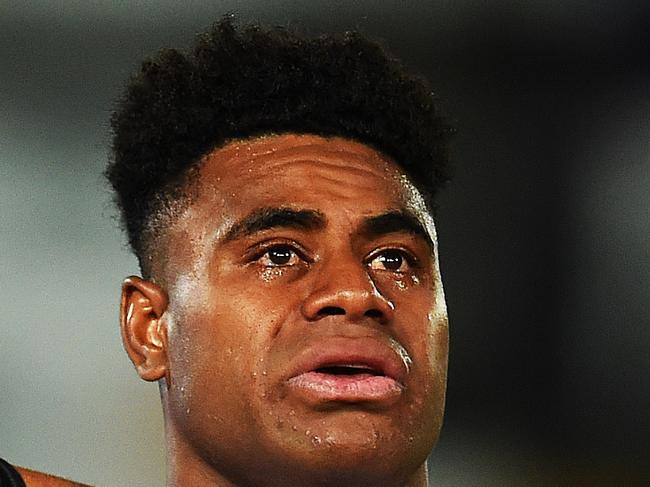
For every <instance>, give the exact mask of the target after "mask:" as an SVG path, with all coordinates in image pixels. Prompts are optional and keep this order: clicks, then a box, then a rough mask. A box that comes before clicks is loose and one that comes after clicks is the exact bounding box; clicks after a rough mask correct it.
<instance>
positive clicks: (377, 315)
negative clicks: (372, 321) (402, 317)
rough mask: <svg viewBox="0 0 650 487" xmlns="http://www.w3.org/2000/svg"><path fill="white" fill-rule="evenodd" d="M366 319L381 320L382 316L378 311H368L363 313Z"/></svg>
mask: <svg viewBox="0 0 650 487" xmlns="http://www.w3.org/2000/svg"><path fill="white" fill-rule="evenodd" d="M364 315H365V316H367V317H368V318H383V316H384V314H383V313H382V312H381V311H379V310H378V309H374V308H373V309H369V310H368V311H366V312H365V313H364Z"/></svg>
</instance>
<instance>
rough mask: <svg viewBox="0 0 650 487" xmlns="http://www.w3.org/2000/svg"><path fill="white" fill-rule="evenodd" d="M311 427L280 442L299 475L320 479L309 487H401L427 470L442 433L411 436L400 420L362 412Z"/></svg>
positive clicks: (320, 421)
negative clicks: (425, 464)
mask: <svg viewBox="0 0 650 487" xmlns="http://www.w3.org/2000/svg"><path fill="white" fill-rule="evenodd" d="M309 424H310V425H311V427H308V426H307V424H303V427H302V428H298V429H297V431H293V430H292V433H293V434H289V435H287V434H286V432H285V434H284V435H282V436H280V437H277V438H275V440H276V441H277V442H278V443H276V444H277V449H276V452H280V451H282V450H284V452H285V453H288V454H289V455H288V456H290V457H293V462H292V463H293V464H294V466H295V469H294V470H293V471H294V472H295V471H298V470H301V471H303V472H304V473H305V477H306V478H311V479H319V483H318V484H315V483H313V480H312V481H311V482H312V483H310V482H307V485H323V486H329V485H332V486H341V485H349V486H353V485H354V486H357V485H358V486H364V485H373V486H376V485H391V484H395V485H399V484H400V482H402V481H403V480H404V479H405V478H408V477H409V476H412V475H414V474H415V473H416V472H417V471H418V470H419V469H420V468H421V467H422V468H424V467H423V465H424V463H425V462H426V458H427V456H428V454H429V452H430V450H431V448H432V447H433V444H434V443H435V440H436V438H437V431H435V432H434V431H431V430H429V431H430V434H429V435H423V434H421V433H420V434H416V433H413V434H411V432H410V431H405V430H404V426H406V424H404V423H402V422H401V421H399V420H395V419H393V418H390V417H386V416H381V415H377V414H372V413H368V412H361V411H352V412H351V411H345V412H344V411H337V412H330V413H328V416H324V417H321V418H319V419H316V420H314V421H310V422H309ZM410 424H411V425H412V424H413V422H410ZM418 429H419V428H418ZM286 458H287V457H285V459H286ZM387 479H394V482H387ZM294 485H297V484H294Z"/></svg>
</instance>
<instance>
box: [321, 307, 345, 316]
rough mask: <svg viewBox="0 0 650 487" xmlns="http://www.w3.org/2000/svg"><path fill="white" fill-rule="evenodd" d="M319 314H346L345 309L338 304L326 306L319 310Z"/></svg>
mask: <svg viewBox="0 0 650 487" xmlns="http://www.w3.org/2000/svg"><path fill="white" fill-rule="evenodd" d="M318 314H319V315H321V316H330V315H344V314H345V310H344V309H343V308H339V307H338V306H325V307H324V308H322V309H321V310H320V311H319V312H318Z"/></svg>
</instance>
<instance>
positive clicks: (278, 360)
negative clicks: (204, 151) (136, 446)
mask: <svg viewBox="0 0 650 487" xmlns="http://www.w3.org/2000/svg"><path fill="white" fill-rule="evenodd" d="M197 177H198V180H197V181H196V194H195V195H194V198H193V200H192V203H191V204H190V206H189V207H188V208H187V209H186V210H184V211H183V212H182V214H181V215H180V216H179V217H178V218H176V219H175V220H174V223H173V224H172V225H171V227H170V228H169V230H168V239H167V242H166V244H165V248H164V250H163V252H166V253H167V258H166V264H165V265H164V268H163V271H162V272H163V275H164V282H165V283H166V285H167V291H168V293H169V306H168V308H167V311H166V313H165V315H164V316H163V322H164V323H165V324H166V326H167V327H168V340H169V350H168V364H167V384H166V385H167V391H166V393H165V402H166V404H165V413H166V420H167V422H168V428H171V429H172V430H173V431H174V432H175V434H178V436H179V437H180V438H181V440H180V441H179V445H178V448H180V449H182V448H186V449H187V448H190V449H191V450H192V451H194V452H196V453H197V455H198V456H199V457H200V458H201V459H202V461H205V462H207V463H208V464H210V465H213V466H215V468H218V469H220V470H221V471H222V472H223V473H225V474H226V475H227V476H228V477H230V478H231V479H232V480H235V481H236V482H237V481H238V482H242V483H247V482H251V483H252V484H256V483H259V484H261V483H263V481H264V482H269V483H274V482H276V483H278V484H282V479H284V481H285V482H286V481H287V479H289V478H291V479H293V480H294V483H295V484H297V483H298V482H299V481H301V479H302V480H304V479H308V478H310V476H313V475H315V474H317V475H319V476H321V477H320V478H321V479H322V480H323V481H327V479H330V480H332V481H336V479H337V478H344V477H346V476H347V478H354V476H355V475H356V476H358V478H359V479H364V478H365V479H370V478H384V479H387V478H391V477H393V478H400V477H404V476H405V475H407V474H408V473H409V472H413V471H415V470H416V469H417V468H418V466H420V465H421V464H422V463H423V462H424V461H425V459H426V456H427V454H428V452H429V450H430V449H431V448H432V447H433V445H434V443H435V441H436V439H437V436H438V433H439V429H440V426H441V421H442V413H443V407H444V395H445V383H446V368H447V350H448V330H447V314H446V308H445V301H444V295H443V290H442V283H441V280H440V273H439V269H438V262H437V255H436V243H435V242H436V239H435V230H434V228H433V223H432V221H431V219H430V217H429V216H428V214H427V213H426V211H425V210H424V205H423V203H422V199H421V197H420V195H419V194H418V192H417V191H416V190H415V189H414V188H413V186H412V185H411V184H410V183H409V182H408V179H407V178H406V177H405V176H404V175H403V173H402V172H401V170H400V169H399V168H398V166H397V165H395V164H394V163H393V162H391V161H390V160H388V159H387V158H385V157H384V156H382V155H381V154H380V153H378V152H377V151H375V150H373V149H371V148H369V147H367V146H365V145H362V144H360V143H357V142H353V141H349V140H345V139H341V138H330V139H325V138H321V137H317V136H297V135H282V136H269V137H265V138H258V139H252V140H249V141H244V142H235V143H231V144H229V145H227V146H225V147H223V148H220V149H218V150H216V151H214V152H213V153H212V154H210V155H209V156H208V157H207V158H206V159H205V161H204V162H203V164H202V166H201V168H200V172H199V174H198V176H197Z"/></svg>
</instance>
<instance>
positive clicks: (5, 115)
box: [0, 0, 650, 487]
mask: <svg viewBox="0 0 650 487" xmlns="http://www.w3.org/2000/svg"><path fill="white" fill-rule="evenodd" d="M227 12H234V13H236V14H237V17H238V18H239V19H240V20H241V21H242V22H248V21H252V20H256V21H261V22H263V23H266V24H280V25H295V26H301V27H302V28H304V29H305V30H307V31H310V32H313V33H320V32H332V31H343V30H347V29H351V28H358V29H360V30H362V31H363V32H365V33H367V34H369V35H370V36H372V37H374V38H377V39H379V40H381V41H383V42H384V43H385V44H386V45H388V46H389V47H390V49H391V51H392V52H393V53H394V54H395V55H396V56H397V57H400V58H401V59H403V60H404V62H405V63H406V64H407V65H408V66H409V67H411V68H412V69H413V70H415V71H419V72H421V73H422V74H424V75H426V77H428V78H429V79H430V81H431V83H432V85H433V87H434V89H435V90H436V93H437V94H438V95H439V97H440V99H441V101H442V106H443V109H444V112H445V113H447V114H448V115H449V116H450V117H451V118H452V120H453V123H454V124H455V125H456V127H457V128H458V135H457V137H456V140H455V146H454V159H455V160H456V163H457V175H456V179H455V181H454V183H453V184H452V185H450V186H449V187H448V188H447V189H445V191H444V193H443V194H442V195H441V197H440V200H439V210H438V215H437V219H438V231H439V236H440V242H441V244H440V245H441V258H442V269H443V277H444V279H445V287H446V292H447V299H448V306H449V312H450V318H451V326H452V349H451V357H450V375H449V393H448V400H447V415H446V423H445V426H444V428H443V433H442V436H441V440H440V443H439V445H438V447H437V448H436V449H435V450H434V452H433V454H432V456H431V459H430V467H431V468H430V470H431V484H432V485H449V486H473V485H476V486H485V485H495V486H500V485H636V484H638V485H643V484H644V481H647V480H649V479H650V468H649V467H648V458H650V455H649V453H650V440H649V438H650V299H649V296H650V245H649V240H650V239H649V237H650V196H649V194H650V192H649V189H650V55H649V53H650V35H649V30H650V15H648V14H649V12H650V8H649V7H648V6H647V2H645V1H638V2H634V1H613V0H612V1H608V2H605V1H592V2H583V1H577V0H564V1H563V2H559V1H524V2H522V1H514V0H510V1H507V0H498V1H492V2H484V1H479V0H457V1H455V2H450V1H407V0H401V1H397V0H394V1H393V0H383V1H374V2H373V1H354V2H352V1H348V2H343V1H332V0H329V1H320V0H319V1H316V0H310V1H309V2H306V1H289V0H285V1H271V0H266V1H246V0H238V1H202V2H200V1H194V0H185V1H183V2H175V1H171V0H164V1H163V0H159V1H128V2H126V1H97V0H94V1H89V0H85V1H81V0H69V1H51V0H49V1H46V0H23V1H21V2H2V4H1V5H0V311H1V314H0V456H2V457H4V458H6V459H8V460H9V461H11V462H13V463H16V464H20V465H24V466H28V467H31V468H35V469H42V470H46V471H49V472H52V473H56V474H59V475H65V476H69V477H72V478H75V479H77V480H79V481H83V482H86V483H89V484H96V485H99V486H105V487H117V486H142V487H151V486H161V485H163V484H164V458H163V432H162V415H161V412H160V406H159V400H158V392H157V387H156V386H155V385H153V384H148V383H144V382H141V381H140V380H139V379H138V378H137V376H136V374H135V372H134V370H133V369H132V367H131V365H130V362H129V361H128V359H127V357H126V355H125V354H124V353H123V351H122V348H121V343H120V337H119V333H118V327H117V306H118V295H119V286H120V281H121V279H122V278H123V277H124V276H126V275H129V274H132V273H137V272H138V270H137V265H136V261H135V259H134V258H133V257H132V256H131V255H130V254H129V252H128V250H127V248H126V243H125V239H124V237H123V236H122V235H121V233H120V231H119V229H118V223H117V219H116V212H115V211H114V209H113V208H112V206H111V203H110V194H109V192H108V189H107V187H106V185H105V184H104V182H103V180H102V176H101V173H102V170H103V167H104V165H105V162H106V159H107V154H108V150H107V147H108V144H109V130H108V118H109V116H110V113H111V110H112V103H113V100H115V98H116V97H117V96H118V94H119V92H120V90H121V87H122V85H123V82H124V80H125V79H126V78H127V77H128V75H129V74H130V73H131V72H132V71H133V70H135V69H137V67H138V65H139V62H140V61H141V60H142V58H144V57H145V56H147V55H149V54H152V53H153V52H155V51H157V50H158V49H159V48H161V47H164V46H174V47H184V46H188V45H189V44H190V43H191V42H192V40H193V38H194V35H195V34H196V33H197V32H199V31H201V30H203V29H204V28H205V27H206V26H208V25H209V24H210V23H211V22H212V21H213V20H216V19H218V18H219V17H221V16H222V15H223V14H225V13H227ZM645 485H650V483H648V484H645Z"/></svg>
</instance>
